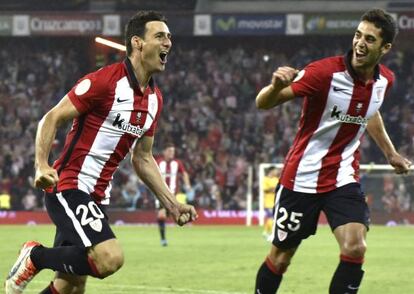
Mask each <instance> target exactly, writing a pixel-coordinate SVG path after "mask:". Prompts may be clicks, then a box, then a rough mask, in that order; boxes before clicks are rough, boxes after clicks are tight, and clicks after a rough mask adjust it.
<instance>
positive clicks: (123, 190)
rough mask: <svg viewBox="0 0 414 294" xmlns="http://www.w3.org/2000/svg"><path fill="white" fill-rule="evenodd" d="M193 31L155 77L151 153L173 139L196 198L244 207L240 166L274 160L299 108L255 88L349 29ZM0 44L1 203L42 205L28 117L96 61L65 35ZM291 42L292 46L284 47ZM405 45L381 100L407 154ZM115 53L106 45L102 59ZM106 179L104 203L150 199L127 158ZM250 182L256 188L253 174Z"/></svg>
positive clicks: (369, 149)
mask: <svg viewBox="0 0 414 294" xmlns="http://www.w3.org/2000/svg"><path fill="white" fill-rule="evenodd" d="M291 38H293V37H291ZM56 40H58V41H56ZM201 40H202V41H201V42H194V39H191V41H189V40H185V39H183V40H180V41H177V42H176V43H175V44H174V46H175V47H174V49H173V52H172V53H171V56H170V57H169V62H168V65H167V71H166V72H165V73H163V74H161V75H159V76H158V77H157V78H156V81H157V83H158V84H159V86H160V88H161V89H162V91H163V94H164V103H165V104H164V111H163V114H162V118H161V121H160V124H159V127H158V132H157V133H156V140H155V141H156V145H155V150H154V153H158V152H161V150H162V148H163V144H164V143H166V142H174V143H175V144H176V146H177V157H178V158H180V159H181V160H183V162H184V163H185V165H186V168H187V169H188V172H189V174H190V179H191V182H192V186H193V188H194V190H195V195H196V196H195V198H194V200H193V202H194V203H195V205H196V206H197V207H202V208H212V209H244V208H245V205H246V203H245V198H246V197H245V195H246V189H247V185H246V182H247V181H246V178H247V167H248V166H253V167H257V166H258V164H259V163H261V162H282V160H283V157H284V156H285V154H286V153H287V151H288V149H289V147H290V145H291V142H292V140H293V135H294V133H295V129H296V128H297V123H298V120H299V117H300V111H301V99H297V101H296V102H294V103H288V104H286V105H283V106H282V107H279V108H276V109H273V110H271V111H258V110H257V109H256V107H255V103H254V98H255V96H256V93H257V91H258V89H260V88H262V87H263V86H264V85H265V84H267V83H268V82H269V79H270V77H271V73H272V71H273V70H274V69H275V68H277V67H278V66H279V65H285V64H289V65H291V66H295V67H297V68H302V67H304V66H305V65H306V64H307V63H309V62H310V61H312V60H314V59H318V58H322V57H325V56H330V55H342V54H344V53H345V51H346V48H347V45H348V43H349V38H346V39H344V40H339V41H337V42H336V43H334V44H332V40H331V39H330V38H329V37H323V38H322V37H320V38H316V37H312V38H311V37H309V38H305V40H303V39H302V40H300V39H299V38H298V39H292V40H290V42H280V44H277V42H275V43H276V44H272V42H269V40H266V41H267V43H265V42H264V41H258V40H254V39H252V40H249V39H247V40H246V38H243V39H238V38H234V39H230V40H223V39H213V38H211V39H201ZM285 40H287V39H285ZM292 42H293V43H292ZM269 43H270V45H269ZM2 44H6V45H5V46H2V48H1V50H0V63H1V64H2V65H3V66H2V67H0V148H1V149H0V167H1V170H0V179H1V182H0V198H1V201H0V209H1V208H3V209H15V210H20V209H26V210H34V209H42V207H43V202H42V197H41V195H42V193H41V191H37V190H35V189H33V188H32V176H33V159H34V135H35V131H36V127H37V122H38V121H39V120H40V118H41V117H42V115H43V114H44V113H45V112H46V110H47V109H50V108H51V107H52V106H53V105H54V104H56V103H57V101H58V100H59V99H60V98H61V97H63V96H64V94H65V93H66V92H67V91H68V90H69V89H70V87H71V86H73V85H74V84H75V82H76V80H77V79H79V78H80V77H82V76H83V75H84V74H86V73H88V72H90V71H92V70H94V67H95V64H93V63H92V62H91V63H88V62H86V60H87V57H86V56H87V55H88V53H87V52H88V50H89V49H88V48H89V47H88V46H93V45H91V44H90V42H89V41H86V40H82V39H77V40H76V41H75V40H74V39H68V38H61V39H58V38H55V39H51V38H38V39H31V40H29V39H10V40H7V42H2ZM289 44H290V45H289ZM292 44H294V45H295V48H301V49H298V50H292ZM413 55H414V53H413V52H410V51H408V50H407V51H404V50H401V49H400V50H399V49H398V48H397V49H393V51H392V53H390V56H387V57H386V58H385V59H384V63H385V64H386V65H388V66H389V67H390V68H391V69H392V70H394V72H395V73H396V76H397V78H396V83H395V85H394V88H393V90H392V93H389V95H388V98H387V99H386V101H385V103H384V105H383V108H382V114H383V118H384V120H385V124H386V127H387V130H388V132H389V134H390V136H391V137H392V140H393V142H394V143H395V145H396V146H397V147H398V149H399V151H400V152H401V153H402V154H404V155H406V156H407V157H408V158H410V159H413V158H414V156H413V155H414V149H413V148H414V147H413V146H414V144H413V143H414V116H413V115H412V113H413V112H414V97H413V96H414V94H413V93H414V80H413V79H414V61H413V60H414V58H413V57H414V56H413ZM122 58H123V57H122V56H121V55H120V54H112V55H111V58H110V61H109V62H113V61H118V60H122ZM67 127H70V125H68V126H67ZM63 134H65V130H62V131H60V132H59V133H58V134H57V138H56V142H55V145H54V149H53V152H54V154H55V155H56V154H58V152H59V151H60V150H61V148H62V147H63V143H64V140H65V138H64V135H63ZM52 160H53V158H52ZM384 160H385V159H384V157H383V156H382V154H381V152H380V150H379V149H378V148H377V147H376V146H375V144H373V143H372V142H371V140H370V139H369V138H367V137H366V138H364V140H363V141H362V144H361V163H369V162H375V163H385V162H384ZM385 186H386V181H385V180H384V187H385ZM113 187H114V188H113V191H112V195H113V196H112V199H113V200H112V207H120V208H121V207H122V208H126V209H136V208H143V209H146V208H152V207H153V205H154V198H153V197H152V196H151V194H150V193H149V192H148V190H147V189H146V188H145V187H144V186H143V184H142V183H140V181H139V180H138V179H137V178H136V176H135V175H134V173H133V172H132V168H131V165H130V164H129V162H128V161H124V163H123V164H122V166H121V167H120V169H119V172H117V174H116V175H115V177H114V185H113ZM254 187H255V190H256V191H257V180H256V181H255V184H254ZM387 191H388V190H386V189H385V188H384V196H383V198H382V202H383V203H384V207H382V208H381V209H383V210H387V209H389V206H390V205H388V203H390V200H389V199H387V198H386V196H387V193H385V192H387ZM255 194H257V193H255ZM388 194H389V193H388ZM381 196H382V195H379V197H381ZM387 197H388V198H389V197H390V196H387ZM413 197H414V196H412V195H410V193H405V196H404V197H395V199H396V200H395V201H397V202H396V204H395V201H394V202H393V204H392V207H393V208H392V209H393V210H395V209H398V210H400V211H403V210H405V211H408V210H413V211H414V199H413ZM3 199H4V200H3ZM7 199H9V204H7V203H8V201H7ZM392 200H394V199H392ZM387 205H388V206H387Z"/></svg>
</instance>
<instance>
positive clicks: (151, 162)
mask: <svg viewBox="0 0 414 294" xmlns="http://www.w3.org/2000/svg"><path fill="white" fill-rule="evenodd" d="M153 143H154V137H146V136H144V137H142V138H141V139H139V140H138V142H137V144H136V145H135V148H134V150H133V152H132V157H131V162H132V165H133V167H134V169H135V172H136V173H137V175H138V177H140V179H141V180H142V181H143V182H144V183H145V184H146V185H147V186H148V188H150V189H151V191H152V192H153V193H154V194H155V195H156V197H157V198H158V200H160V202H161V203H162V205H163V206H164V207H165V208H166V209H167V210H168V212H170V214H171V215H172V217H173V218H174V221H175V222H176V223H177V224H178V225H180V226H182V225H185V224H186V223H188V222H191V221H194V220H196V219H197V217H198V215H197V212H196V211H195V209H194V207H193V206H191V205H186V204H181V203H178V201H177V200H176V198H175V196H174V194H173V193H171V191H170V190H169V189H168V186H167V184H166V183H165V181H164V180H163V178H162V176H161V173H160V170H159V168H158V165H157V163H156V161H155V159H154V156H153V155H152V145H153Z"/></svg>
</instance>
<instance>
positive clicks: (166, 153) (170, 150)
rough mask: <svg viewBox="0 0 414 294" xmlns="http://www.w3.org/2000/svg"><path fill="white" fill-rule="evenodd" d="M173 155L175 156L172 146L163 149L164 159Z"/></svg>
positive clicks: (172, 157)
mask: <svg viewBox="0 0 414 294" xmlns="http://www.w3.org/2000/svg"><path fill="white" fill-rule="evenodd" d="M174 156H175V148H174V147H168V148H166V149H165V150H164V158H165V160H171V159H174Z"/></svg>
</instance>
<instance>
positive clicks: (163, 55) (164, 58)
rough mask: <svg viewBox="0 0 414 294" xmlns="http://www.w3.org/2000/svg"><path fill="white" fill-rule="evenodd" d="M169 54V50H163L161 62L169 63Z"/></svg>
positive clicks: (163, 63)
mask: <svg viewBox="0 0 414 294" xmlns="http://www.w3.org/2000/svg"><path fill="white" fill-rule="evenodd" d="M167 55H168V51H161V53H160V62H161V64H162V65H165V64H166V63H167Z"/></svg>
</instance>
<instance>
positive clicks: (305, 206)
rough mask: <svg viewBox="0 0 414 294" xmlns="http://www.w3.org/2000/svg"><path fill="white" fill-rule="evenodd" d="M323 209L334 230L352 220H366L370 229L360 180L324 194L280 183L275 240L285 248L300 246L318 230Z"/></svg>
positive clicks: (277, 196) (275, 213) (276, 207)
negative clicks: (295, 188) (299, 189)
mask: <svg viewBox="0 0 414 294" xmlns="http://www.w3.org/2000/svg"><path fill="white" fill-rule="evenodd" d="M321 211H323V212H324V213H325V215H326V217H327V219H328V223H329V225H330V227H331V230H332V231H333V230H335V228H336V227H338V226H341V225H344V224H347V223H352V222H355V223H361V224H364V225H365V226H366V227H367V229H368V226H369V222H370V219H369V209H368V205H367V203H366V201H365V195H364V193H363V192H362V191H361V186H360V185H359V184H358V183H351V184H348V185H345V186H342V187H339V188H337V189H335V190H333V191H330V192H326V193H320V194H308V193H301V192H294V191H292V190H289V189H286V188H285V187H283V186H282V185H279V186H278V187H277V189H276V200H275V207H274V220H275V221H274V225H273V241H272V243H273V244H274V245H275V246H276V247H278V248H284V249H289V248H294V247H297V246H298V245H299V244H300V242H301V241H302V240H303V239H306V238H308V237H309V236H310V235H314V234H315V233H316V228H317V225H318V220H319V215H320V212H321Z"/></svg>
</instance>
